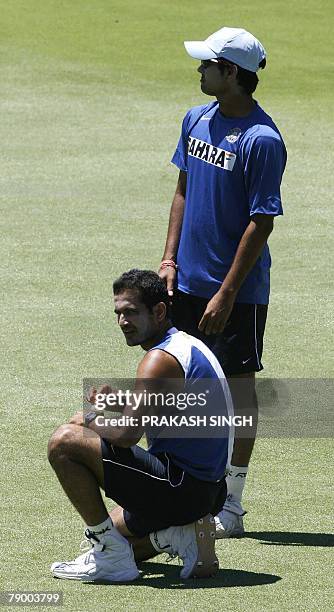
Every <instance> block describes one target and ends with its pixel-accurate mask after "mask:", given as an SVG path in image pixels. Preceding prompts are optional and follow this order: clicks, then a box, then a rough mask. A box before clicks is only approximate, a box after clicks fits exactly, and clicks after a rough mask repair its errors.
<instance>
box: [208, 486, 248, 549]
mask: <svg viewBox="0 0 334 612" xmlns="http://www.w3.org/2000/svg"><path fill="white" fill-rule="evenodd" d="M229 497H230V499H229ZM245 514H246V512H245V510H244V509H243V508H242V506H241V504H240V502H238V501H236V500H233V499H231V496H227V499H226V502H225V504H224V507H223V509H222V510H221V511H220V512H219V513H218V514H217V516H216V517H215V521H216V538H217V539H220V538H234V537H237V536H241V535H243V534H244V533H245V528H244V521H243V517H244V515H245Z"/></svg>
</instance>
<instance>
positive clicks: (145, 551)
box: [110, 506, 162, 561]
mask: <svg viewBox="0 0 334 612" xmlns="http://www.w3.org/2000/svg"><path fill="white" fill-rule="evenodd" d="M110 516H111V519H112V522H113V524H114V525H115V527H116V529H117V530H118V531H119V532H120V533H121V534H122V535H123V536H124V537H125V538H126V539H127V540H128V541H129V542H130V544H131V546H132V548H133V552H134V556H135V560H136V561H147V560H148V559H152V558H153V557H156V555H159V554H160V553H159V552H158V551H157V550H156V549H155V548H154V546H153V545H152V543H151V539H150V537H149V536H146V537H144V538H137V537H136V536H134V535H133V534H132V533H131V531H129V529H128V528H127V526H126V523H125V520H124V514H123V508H121V506H116V508H114V509H113V510H112V511H111V512H110ZM161 552H162V551H161Z"/></svg>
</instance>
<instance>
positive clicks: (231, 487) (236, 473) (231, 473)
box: [226, 465, 248, 503]
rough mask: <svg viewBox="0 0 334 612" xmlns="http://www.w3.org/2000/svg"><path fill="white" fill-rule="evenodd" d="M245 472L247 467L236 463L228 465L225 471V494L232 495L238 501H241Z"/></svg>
mask: <svg viewBox="0 0 334 612" xmlns="http://www.w3.org/2000/svg"><path fill="white" fill-rule="evenodd" d="M247 472H248V467H245V466H241V467H238V466H236V465H230V466H229V468H228V471H227V476H226V485H227V495H232V498H233V499H234V500H236V501H238V502H239V503H241V498H242V493H243V490H244V486H245V482H246V476H247Z"/></svg>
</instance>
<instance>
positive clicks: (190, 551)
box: [152, 514, 219, 578]
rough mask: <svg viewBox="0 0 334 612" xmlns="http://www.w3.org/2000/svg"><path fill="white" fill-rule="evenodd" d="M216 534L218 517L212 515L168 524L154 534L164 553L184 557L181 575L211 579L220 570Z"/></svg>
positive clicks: (183, 576) (156, 542)
mask: <svg viewBox="0 0 334 612" xmlns="http://www.w3.org/2000/svg"><path fill="white" fill-rule="evenodd" d="M215 536H216V529H215V519H214V518H213V516H211V514H207V516H205V517H203V518H201V519H199V520H198V521H195V523H191V524H190V525H183V526H181V527H168V529H163V530H161V531H158V532H155V533H154V534H152V537H153V539H154V541H155V544H156V545H158V546H159V547H160V549H161V552H167V553H169V554H170V555H171V557H176V556H178V557H180V558H181V559H182V561H183V569H182V570H181V572H180V577H181V578H209V577H210V576H213V575H214V574H215V573H216V572H217V571H218V568H219V561H218V559H217V557H216V553H215Z"/></svg>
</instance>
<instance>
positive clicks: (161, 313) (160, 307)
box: [153, 302, 167, 323]
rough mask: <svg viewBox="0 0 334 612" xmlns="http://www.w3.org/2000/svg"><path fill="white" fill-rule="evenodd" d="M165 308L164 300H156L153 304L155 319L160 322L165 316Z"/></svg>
mask: <svg viewBox="0 0 334 612" xmlns="http://www.w3.org/2000/svg"><path fill="white" fill-rule="evenodd" d="M166 313H167V308H166V304H165V303H164V302H158V304H155V306H153V314H154V316H155V317H156V319H157V321H158V322H159V323H161V322H162V321H163V320H164V319H165V318H166Z"/></svg>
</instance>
